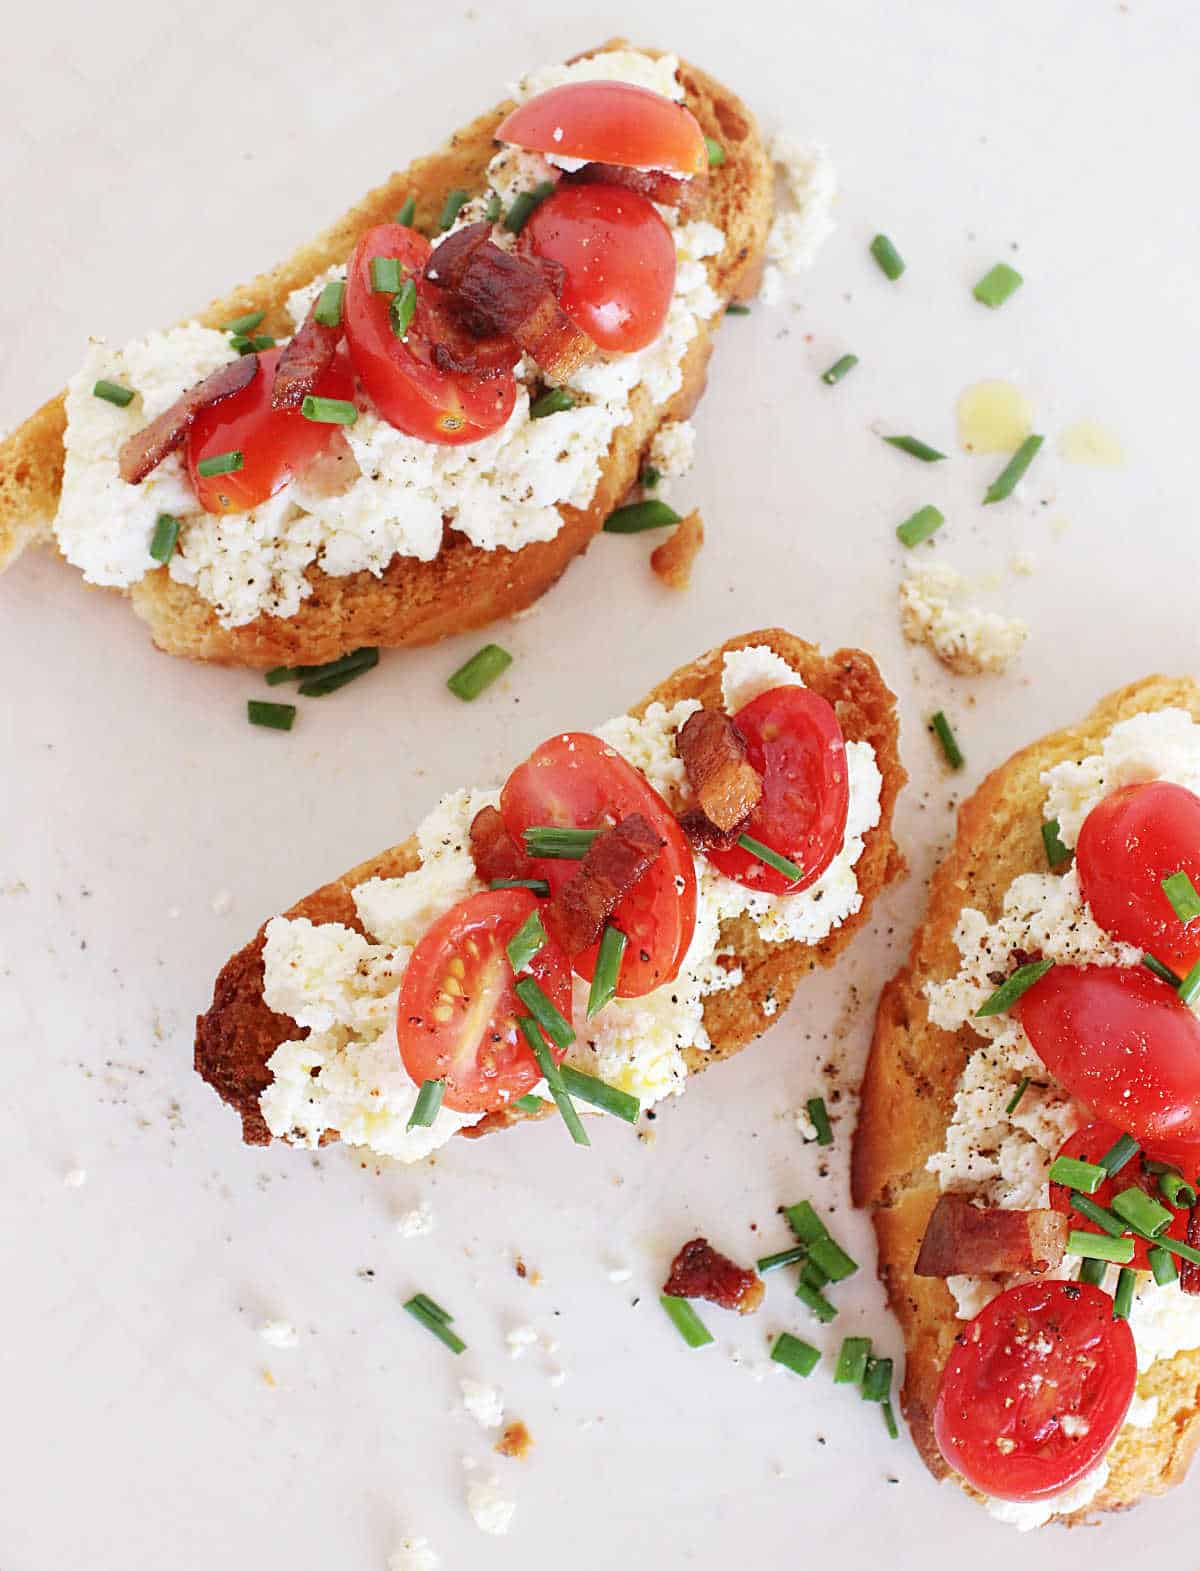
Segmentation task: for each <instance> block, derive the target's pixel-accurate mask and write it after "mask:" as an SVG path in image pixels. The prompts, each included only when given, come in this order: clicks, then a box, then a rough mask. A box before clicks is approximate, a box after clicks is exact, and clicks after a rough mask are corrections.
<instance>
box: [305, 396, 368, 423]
mask: <svg viewBox="0 0 1200 1571" xmlns="http://www.w3.org/2000/svg"><path fill="white" fill-rule="evenodd" d="M300 413H301V414H302V415H303V416H304V418H305V419H306V420H315V421H316V422H317V423H318V424H319V425H353V424H354V422H355V421H356V420H357V419H358V410H357V409H356V408H355V407H354V405H353V404H352V403H351V402H350V400H349V399H348V398H318V397H317V396H316V395H315V394H313V393H306V394H305V396H304V402H303V403H302V404H301V405H300Z"/></svg>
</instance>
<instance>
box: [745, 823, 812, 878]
mask: <svg viewBox="0 0 1200 1571" xmlns="http://www.w3.org/2000/svg"><path fill="white" fill-rule="evenodd" d="M737 843H738V845H740V846H741V848H742V850H743V851H748V852H749V853H750V855H751V856H753V857H756V858H757V859H758V860H759V861H760V862H765V863H766V865H767V866H768V867H773V868H774V869H775V871H776V872H777V873H781V874H782V875H783V877H784V878H786V879H787V880H788V882H789V883H793V884H794V883H796V882H797V880H798V879H801V878H803V877H804V869H803V868H802V867H797V866H796V864H795V862H792V861H789V860H788V858H787V857H786V856H780V854H779V852H778V851H772V849H771V847H770V846H768V845H763V843H762V841H761V840H755V838H754V836H753V835H739V836H738V837H737Z"/></svg>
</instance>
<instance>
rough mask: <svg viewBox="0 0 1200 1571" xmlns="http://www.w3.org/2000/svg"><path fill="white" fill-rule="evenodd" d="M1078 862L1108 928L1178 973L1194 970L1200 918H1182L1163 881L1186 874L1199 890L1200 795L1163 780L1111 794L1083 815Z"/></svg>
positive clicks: (1085, 888)
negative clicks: (1176, 875)
mask: <svg viewBox="0 0 1200 1571" xmlns="http://www.w3.org/2000/svg"><path fill="white" fill-rule="evenodd" d="M1075 865H1076V867H1078V869H1079V887H1080V889H1081V890H1082V892H1083V897H1084V899H1085V900H1086V901H1087V903H1088V905H1089V906H1091V908H1092V914H1093V915H1094V916H1095V918H1096V920H1097V922H1099V924H1100V926H1101V927H1102V928H1104V930H1105V931H1106V932H1109V933H1111V934H1112V935H1113V936H1114V938H1119V939H1121V940H1122V941H1123V942H1124V943H1127V944H1136V945H1137V947H1138V948H1139V949H1141V950H1144V951H1146V952H1147V953H1149V954H1152V955H1154V956H1155V957H1156V958H1157V959H1159V960H1161V961H1162V962H1163V964H1164V965H1168V966H1170V967H1171V968H1172V970H1174V971H1177V972H1178V973H1179V974H1180V976H1184V975H1186V974H1187V972H1188V971H1190V970H1191V968H1192V966H1193V965H1194V964H1195V963H1196V961H1197V959H1200V917H1193V918H1192V919H1191V921H1189V922H1187V923H1183V922H1181V921H1180V920H1179V918H1178V916H1177V915H1176V914H1175V909H1174V907H1173V906H1172V905H1171V902H1170V901H1169V900H1168V899H1167V897H1166V895H1165V894H1164V893H1163V888H1162V880H1163V879H1164V878H1169V877H1170V875H1171V874H1172V873H1178V872H1184V873H1187V875H1188V876H1189V878H1190V879H1191V880H1192V883H1193V885H1194V886H1195V887H1196V888H1197V889H1200V796H1197V795H1196V793H1195V792H1194V791H1188V790H1187V789H1186V788H1185V787H1183V786H1178V785H1171V784H1170V783H1169V782H1168V781H1166V780H1153V781H1149V782H1147V783H1145V784H1142V785H1131V786H1125V787H1124V788H1123V789H1122V790H1120V791H1114V792H1113V793H1112V795H1111V796H1106V797H1105V798H1104V800H1103V801H1102V802H1098V803H1097V804H1096V806H1095V807H1094V808H1093V809H1092V810H1091V812H1090V813H1089V814H1088V816H1087V817H1086V818H1085V819H1084V821H1083V828H1082V829H1081V830H1080V832H1079V843H1078V845H1077V846H1076V849H1075Z"/></svg>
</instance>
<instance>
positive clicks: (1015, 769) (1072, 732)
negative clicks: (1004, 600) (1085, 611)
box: [851, 676, 1200, 1521]
mask: <svg viewBox="0 0 1200 1571" xmlns="http://www.w3.org/2000/svg"><path fill="white" fill-rule="evenodd" d="M1170 707H1175V708H1180V709H1185V710H1187V711H1189V712H1190V713H1191V714H1192V716H1193V717H1194V718H1195V719H1197V720H1200V686H1197V684H1196V683H1195V682H1194V681H1192V680H1191V679H1189V678H1169V677H1164V676H1151V677H1147V678H1146V679H1145V680H1144V681H1141V682H1135V683H1133V684H1132V685H1131V686H1129V687H1125V688H1121V689H1120V690H1119V691H1117V692H1115V693H1110V694H1109V695H1108V696H1107V697H1106V698H1103V699H1101V700H1100V702H1099V703H1098V704H1097V705H1096V707H1095V708H1094V709H1093V710H1092V711H1091V712H1090V714H1088V715H1087V716H1086V718H1085V719H1084V720H1083V721H1081V722H1080V723H1079V724H1078V725H1074V726H1068V727H1066V728H1064V729H1063V730H1061V731H1055V732H1053V733H1051V734H1050V735H1049V736H1045V737H1043V738H1042V739H1041V740H1040V741H1038V742H1034V743H1033V744H1032V745H1031V746H1029V747H1026V748H1024V749H1022V751H1021V752H1019V753H1017V754H1015V755H1014V756H1013V757H1012V758H1010V759H1009V760H1008V762H1007V763H1005V764H1002V765H1001V766H1000V768H999V769H996V770H994V771H993V772H992V773H991V774H990V775H988V777H987V779H986V780H984V782H983V784H982V785H981V786H980V787H979V789H978V790H977V791H976V792H975V794H974V795H973V796H972V797H970V798H969V799H968V800H967V801H966V802H964V803H963V804H962V806H961V807H960V808H959V812H958V826H957V834H956V837H955V841H954V845H953V846H952V848H951V850H950V851H949V853H948V854H947V856H946V858H945V860H944V861H943V862H942V864H941V866H940V867H939V868H938V869H937V871H936V873H935V874H934V876H933V880H932V883H931V885H930V891H929V903H928V906H927V908H926V913H925V917H924V920H923V922H922V923H921V926H920V927H919V928H918V930H917V932H916V935H915V937H914V938H913V942H912V948H911V951H910V954H909V957H908V961H907V964H906V965H905V966H904V967H903V969H902V970H901V971H900V972H899V973H898V974H897V975H896V976H895V977H893V979H892V980H891V981H890V982H889V983H888V984H887V986H886V987H885V988H884V990H883V994H882V996H881V998H880V1000H879V1008H878V1012H877V1015H876V1020H875V1033H874V1039H873V1041H872V1045H871V1052H870V1057H869V1059H868V1062H867V1070H866V1075H865V1077H864V1080H863V1086H862V1104H861V1110H860V1113H859V1122H858V1129H857V1132H856V1134H855V1140H854V1154H853V1163H852V1171H851V1185H852V1193H853V1198H854V1203H855V1204H856V1205H859V1206H866V1207H869V1208H870V1210H871V1214H872V1221H873V1223H874V1227H875V1236H876V1241H877V1244H878V1249H879V1276H880V1280H881V1281H882V1282H883V1284H884V1286H885V1288H886V1289H887V1294H888V1300H889V1302H890V1304H891V1307H892V1309H893V1311H894V1312H895V1314H896V1316H897V1318H898V1319H899V1321H900V1324H901V1327H902V1329H903V1332H904V1339H905V1345H906V1349H907V1362H906V1370H905V1379H904V1389H903V1392H902V1396H901V1400H902V1403H903V1407H904V1412H905V1416H906V1417H907V1419H908V1422H909V1426H910V1428H911V1430H912V1436H913V1440H914V1442H915V1443H916V1446H917V1449H918V1451H919V1452H920V1454H921V1457H922V1459H923V1461H924V1462H925V1464H926V1466H927V1467H928V1468H929V1470H930V1472H931V1473H933V1475H934V1476H935V1477H936V1478H944V1477H946V1476H947V1475H949V1474H950V1469H949V1468H948V1467H947V1465H946V1463H945V1461H944V1460H943V1459H942V1456H941V1453H940V1452H939V1450H938V1448H937V1443H936V1441H935V1440H934V1436H933V1409H934V1403H935V1401H936V1398H937V1388H938V1381H939V1379H940V1375H941V1370H942V1367H943V1365H944V1364H945V1361H946V1358H947V1356H948V1355H949V1352H950V1349H951V1346H952V1344H953V1340H954V1337H955V1334H956V1333H957V1331H958V1330H959V1329H960V1326H961V1322H960V1321H959V1320H957V1319H956V1317H955V1305H954V1300H953V1298H952V1296H951V1294H950V1291H949V1289H948V1288H947V1286H946V1284H945V1282H944V1281H942V1280H940V1279H938V1278H934V1277H918V1276H916V1275H914V1272H913V1266H914V1264H915V1262H916V1258H917V1252H918V1250H919V1249H920V1245H921V1239H922V1237H923V1236H924V1232H925V1225H926V1222H927V1221H928V1218H929V1214H930V1212H931V1211H932V1209H933V1206H934V1204H935V1202H936V1200H937V1197H938V1193H939V1190H938V1182H937V1178H936V1176H935V1175H934V1174H931V1173H929V1172H927V1171H926V1163H927V1161H928V1160H929V1158H930V1157H931V1156H933V1155H934V1154H935V1153H936V1152H938V1151H940V1150H941V1149H942V1146H943V1144H944V1141H945V1134H946V1129H947V1126H948V1125H949V1123H950V1119H951V1117H952V1115H953V1111H954V1093H955V1089H956V1087H957V1084H958V1080H959V1076H960V1074H961V1072H962V1069H963V1066H964V1064H965V1062H966V1060H967V1058H968V1056H969V1055H970V1053H971V1052H972V1051H973V1050H974V1048H976V1047H977V1046H978V1045H979V1044H980V1042H981V1041H983V1038H981V1037H979V1036H977V1035H976V1034H975V1032H973V1031H972V1030H971V1028H970V1027H969V1026H963V1027H962V1028H961V1029H960V1030H958V1031H944V1030H942V1029H940V1028H939V1027H937V1026H935V1025H933V1024H932V1023H931V1022H930V1019H929V1014H928V1009H927V1006H926V1002H925V994H924V989H925V986H926V984H927V983H929V982H931V981H944V980H946V979H947V978H949V977H951V976H953V975H954V974H955V973H956V972H957V971H958V969H959V956H958V951H957V949H956V948H955V945H954V930H955V928H956V926H957V924H958V918H959V913H960V912H961V911H962V909H963V907H964V906H966V905H971V906H974V907H976V908H977V909H978V910H981V911H983V912H984V913H985V914H986V916H987V917H988V919H989V920H993V919H994V918H995V917H996V916H998V915H999V913H1000V910H1001V906H1002V902H1003V898H1004V893H1005V891H1006V890H1007V889H1008V887H1009V885H1010V884H1011V883H1012V881H1013V879H1014V878H1017V877H1018V876H1019V875H1020V874H1022V873H1029V872H1044V871H1045V870H1046V857H1045V849H1044V847H1043V845H1042V837H1041V824H1042V802H1043V799H1044V792H1043V790H1042V786H1041V775H1042V772H1043V770H1046V769H1049V768H1051V767H1052V766H1053V765H1055V764H1058V763H1062V762H1064V761H1066V760H1068V759H1079V758H1082V757H1084V756H1085V755H1086V754H1088V753H1092V752H1095V751H1096V750H1097V749H1098V747H1099V745H1100V743H1101V741H1102V739H1103V737H1104V735H1105V734H1106V732H1108V731H1109V730H1110V729H1111V727H1112V726H1113V725H1115V724H1116V723H1117V722H1118V721H1120V720H1124V719H1127V718H1128V717H1129V716H1130V715H1134V714H1138V713H1140V712H1142V711H1148V710H1156V709H1165V708H1170ZM1138 1391H1139V1393H1140V1394H1141V1395H1142V1396H1157V1397H1158V1398H1159V1411H1158V1416H1157V1418H1156V1419H1155V1421H1154V1423H1153V1424H1152V1425H1151V1426H1150V1427H1149V1428H1147V1429H1144V1430H1140V1431H1136V1432H1127V1433H1126V1434H1125V1435H1123V1436H1122V1438H1121V1439H1120V1440H1119V1441H1118V1443H1117V1444H1116V1445H1115V1446H1114V1447H1113V1449H1112V1451H1111V1452H1110V1453H1109V1467H1110V1474H1109V1479H1108V1482H1107V1484H1106V1485H1105V1487H1104V1489H1103V1490H1102V1491H1101V1493H1100V1494H1099V1495H1098V1496H1097V1498H1096V1500H1095V1501H1094V1503H1093V1504H1092V1505H1091V1506H1090V1507H1088V1508H1087V1509H1086V1510H1084V1511H1080V1512H1076V1513H1074V1514H1073V1515H1072V1516H1069V1517H1063V1518H1056V1519H1055V1520H1065V1521H1082V1520H1085V1519H1086V1518H1088V1517H1090V1516H1091V1515H1092V1514H1093V1513H1094V1512H1096V1511H1116V1510H1121V1509H1123V1508H1125V1507H1127V1506H1131V1505H1134V1504H1135V1503H1136V1502H1137V1501H1138V1500H1140V1499H1141V1498H1142V1497H1143V1496H1145V1495H1154V1494H1161V1493H1162V1492H1163V1491H1164V1490H1166V1489H1169V1488H1170V1487H1171V1486H1172V1485H1173V1484H1175V1483H1178V1482H1179V1480H1180V1479H1181V1478H1182V1477H1183V1474H1184V1473H1185V1472H1186V1470H1187V1466H1188V1463H1189V1461H1190V1460H1191V1456H1192V1453H1193V1451H1194V1450H1195V1449H1196V1445H1197V1443H1198V1442H1200V1351H1197V1352H1187V1353H1181V1354H1179V1355H1178V1356H1177V1357H1175V1358H1172V1359H1168V1360H1162V1361H1160V1362H1159V1363H1157V1364H1155V1365H1154V1366H1153V1367H1152V1368H1151V1369H1150V1370H1149V1371H1148V1372H1147V1373H1146V1374H1144V1375H1143V1376H1142V1377H1141V1379H1140V1380H1139V1381H1138ZM959 1482H960V1483H961V1480H959ZM963 1487H967V1486H965V1485H964V1486H963ZM972 1492H973V1491H971V1490H969V1489H968V1493H972Z"/></svg>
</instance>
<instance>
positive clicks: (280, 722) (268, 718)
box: [246, 698, 296, 731]
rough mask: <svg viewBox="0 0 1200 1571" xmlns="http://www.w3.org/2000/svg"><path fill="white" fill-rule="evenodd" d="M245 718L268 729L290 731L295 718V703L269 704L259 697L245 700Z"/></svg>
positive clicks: (252, 723)
mask: <svg viewBox="0 0 1200 1571" xmlns="http://www.w3.org/2000/svg"><path fill="white" fill-rule="evenodd" d="M246 719H247V720H249V722H250V724H251V725H260V726H266V728H267V730H269V731H290V730H291V729H292V725H293V723H294V721H295V719H296V706H295V704H269V703H267V702H265V700H263V699H261V698H248V699H247V700H246Z"/></svg>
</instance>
